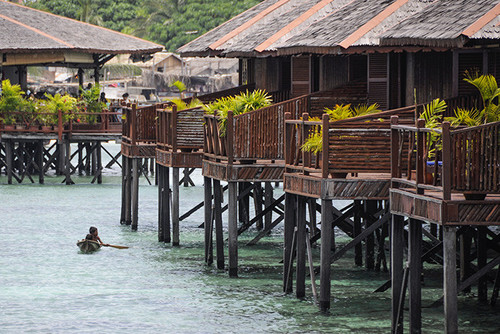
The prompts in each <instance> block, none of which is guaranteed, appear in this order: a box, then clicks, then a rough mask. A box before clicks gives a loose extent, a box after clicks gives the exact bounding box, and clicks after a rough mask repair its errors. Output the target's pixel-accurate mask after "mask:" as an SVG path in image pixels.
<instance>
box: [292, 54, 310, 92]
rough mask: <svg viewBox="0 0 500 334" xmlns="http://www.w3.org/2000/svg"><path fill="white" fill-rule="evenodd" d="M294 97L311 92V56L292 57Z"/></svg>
mask: <svg viewBox="0 0 500 334" xmlns="http://www.w3.org/2000/svg"><path fill="white" fill-rule="evenodd" d="M291 66H292V97H298V96H302V95H306V94H309V93H310V92H311V58H310V57H309V56H296V57H292V65H291Z"/></svg>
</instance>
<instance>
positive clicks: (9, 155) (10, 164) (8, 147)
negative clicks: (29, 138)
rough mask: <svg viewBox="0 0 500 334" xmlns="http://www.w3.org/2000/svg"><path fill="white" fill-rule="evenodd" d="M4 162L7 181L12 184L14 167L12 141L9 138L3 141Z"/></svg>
mask: <svg viewBox="0 0 500 334" xmlns="http://www.w3.org/2000/svg"><path fill="white" fill-rule="evenodd" d="M5 163H6V164H7V183H8V184H12V174H13V168H14V143H13V142H12V141H11V140H7V141H6V142H5Z"/></svg>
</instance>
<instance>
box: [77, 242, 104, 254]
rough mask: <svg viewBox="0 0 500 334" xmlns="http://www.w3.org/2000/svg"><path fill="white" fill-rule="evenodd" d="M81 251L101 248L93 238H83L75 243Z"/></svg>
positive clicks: (90, 251) (86, 251)
mask: <svg viewBox="0 0 500 334" xmlns="http://www.w3.org/2000/svg"><path fill="white" fill-rule="evenodd" d="M76 245H77V246H78V247H79V248H80V251H81V252H82V253H92V252H95V251H97V250H99V249H100V248H101V245H100V244H99V243H98V242H97V241H94V240H87V239H83V240H80V241H78V242H77V243H76Z"/></svg>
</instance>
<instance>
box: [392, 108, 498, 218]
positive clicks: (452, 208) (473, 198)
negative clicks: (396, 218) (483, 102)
mask: <svg viewBox="0 0 500 334" xmlns="http://www.w3.org/2000/svg"><path fill="white" fill-rule="evenodd" d="M432 133H434V134H436V133H437V134H439V136H438V140H437V141H433V142H431V141H430V140H429V138H430V136H431V134H432ZM391 138H392V143H391V150H392V157H393V163H392V188H391V190H390V193H391V195H390V198H391V212H392V213H394V214H398V215H402V216H407V217H411V218H416V219H420V220H424V221H429V222H433V223H437V224H441V225H500V158H499V157H500V154H499V153H500V122H497V123H490V124H485V125H481V126H477V127H469V128H462V129H454V130H451V129H450V126H449V123H446V122H445V123H443V128H442V130H441V129H427V128H425V127H424V122H423V121H422V120H420V121H419V123H418V126H417V127H411V126H405V125H401V124H400V123H399V120H398V119H397V118H395V119H393V124H392V126H391ZM403 142H410V145H409V146H408V149H407V150H404V149H401V147H402V143H403ZM430 150H433V151H432V152H434V154H433V158H432V159H429V158H428V153H427V152H429V151H430ZM412 155H415V159H411V158H410V160H409V161H410V165H409V166H407V167H406V168H404V166H402V165H401V164H400V161H401V159H402V158H404V156H406V157H408V156H410V157H411V156H412ZM412 171H414V172H412ZM412 174H415V176H414V177H412Z"/></svg>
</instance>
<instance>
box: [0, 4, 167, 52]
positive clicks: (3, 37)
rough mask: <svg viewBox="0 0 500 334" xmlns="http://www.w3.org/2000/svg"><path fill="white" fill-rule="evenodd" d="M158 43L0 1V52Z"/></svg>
mask: <svg viewBox="0 0 500 334" xmlns="http://www.w3.org/2000/svg"><path fill="white" fill-rule="evenodd" d="M162 49H163V47H162V46H161V45H158V44H155V43H151V42H148V41H145V40H143V39H140V38H137V37H133V36H128V35H125V34H122V33H119V32H116V31H112V30H109V29H106V28H102V27H98V26H94V25H91V24H87V23H83V22H80V21H76V20H72V19H68V18H65V17H62V16H57V15H54V14H50V13H46V12H42V11H39V10H35V9H33V8H29V7H25V6H21V5H17V4H13V3H10V2H6V1H4V0H0V53H26V52H29V53H32V52H34V51H35V52H42V51H76V52H83V53H99V54H122V53H154V52H157V51H161V50H162Z"/></svg>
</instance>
